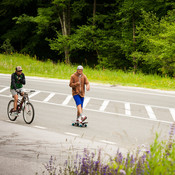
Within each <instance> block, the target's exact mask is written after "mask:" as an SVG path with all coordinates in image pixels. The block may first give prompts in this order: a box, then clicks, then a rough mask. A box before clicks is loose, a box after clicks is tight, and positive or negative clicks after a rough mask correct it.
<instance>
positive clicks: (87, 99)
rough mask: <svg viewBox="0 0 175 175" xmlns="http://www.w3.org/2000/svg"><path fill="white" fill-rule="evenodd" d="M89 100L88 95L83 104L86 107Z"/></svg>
mask: <svg viewBox="0 0 175 175" xmlns="http://www.w3.org/2000/svg"><path fill="white" fill-rule="evenodd" d="M89 101H90V98H89V97H86V98H85V99H84V104H83V107H84V108H85V107H86V106H87V104H88V103H89Z"/></svg>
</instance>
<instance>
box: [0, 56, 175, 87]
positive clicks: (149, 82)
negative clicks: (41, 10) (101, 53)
mask: <svg viewBox="0 0 175 175" xmlns="http://www.w3.org/2000/svg"><path fill="white" fill-rule="evenodd" d="M18 65H20V66H22V68H23V70H24V73H25V75H26V76H38V77H47V78H57V79H69V78H70V76H71V74H72V73H74V72H75V71H76V68H77V65H75V64H65V63H63V62H58V63H53V62H52V61H51V60H49V59H48V60H47V61H39V60H37V59H36V57H30V56H28V55H22V54H17V53H14V54H0V73H5V74H11V73H12V72H14V71H15V67H16V66H18ZM83 66H84V73H85V74H86V75H87V77H88V79H89V80H90V82H94V83H105V84H111V85H116V86H118V85H122V86H133V87H144V88H152V89H162V90H175V80H174V78H171V77H161V76H158V75H145V74H143V73H137V74H133V72H124V71H121V70H110V69H102V68H98V67H94V68H91V67H89V66H86V65H83Z"/></svg>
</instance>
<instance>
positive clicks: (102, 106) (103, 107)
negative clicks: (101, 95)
mask: <svg viewBox="0 0 175 175" xmlns="http://www.w3.org/2000/svg"><path fill="white" fill-rule="evenodd" d="M108 104H109V100H104V102H103V104H102V105H101V107H100V109H99V110H100V111H104V110H105V109H106V107H107V106H108Z"/></svg>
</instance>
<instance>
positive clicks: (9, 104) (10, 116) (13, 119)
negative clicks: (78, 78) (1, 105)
mask: <svg viewBox="0 0 175 175" xmlns="http://www.w3.org/2000/svg"><path fill="white" fill-rule="evenodd" d="M13 107H14V100H10V101H9V103H8V106H7V115H8V118H9V119H10V120H11V121H15V120H16V119H17V115H14V114H13V112H12V109H13Z"/></svg>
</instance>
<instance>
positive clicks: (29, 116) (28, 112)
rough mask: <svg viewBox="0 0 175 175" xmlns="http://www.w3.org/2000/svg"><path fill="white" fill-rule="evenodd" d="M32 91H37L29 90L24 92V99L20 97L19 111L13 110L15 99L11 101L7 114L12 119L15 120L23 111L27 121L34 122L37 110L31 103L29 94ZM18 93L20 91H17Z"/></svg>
mask: <svg viewBox="0 0 175 175" xmlns="http://www.w3.org/2000/svg"><path fill="white" fill-rule="evenodd" d="M32 92H35V91H34V90H30V91H29V92H24V95H23V97H22V99H18V102H17V112H13V108H14V107H13V106H14V100H13V99H12V100H10V101H9V103H8V106H7V115H8V118H9V119H10V120H11V121H15V120H16V119H17V117H18V116H19V114H20V113H21V111H22V113H23V119H24V121H25V123H27V124H31V123H32V122H33V119H34V116H35V110H34V107H33V105H32V104H31V103H30V101H29V96H28V94H29V93H32ZM17 94H18V95H19V94H20V92H17Z"/></svg>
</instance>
